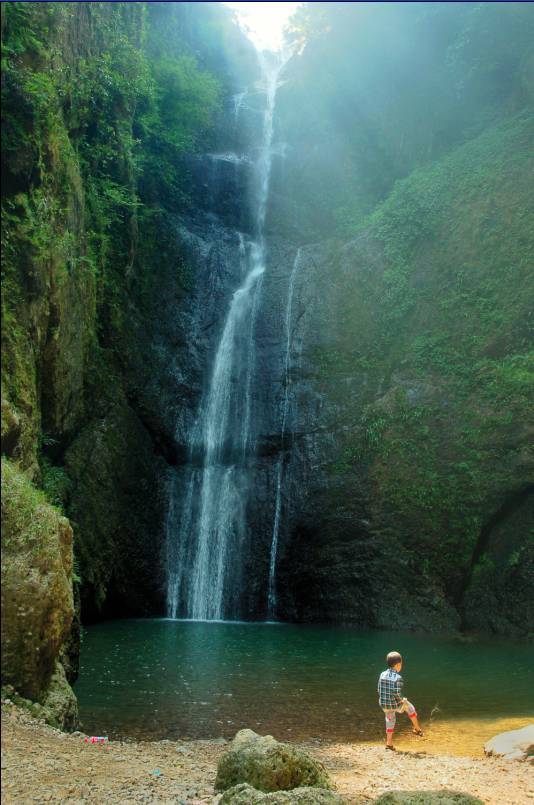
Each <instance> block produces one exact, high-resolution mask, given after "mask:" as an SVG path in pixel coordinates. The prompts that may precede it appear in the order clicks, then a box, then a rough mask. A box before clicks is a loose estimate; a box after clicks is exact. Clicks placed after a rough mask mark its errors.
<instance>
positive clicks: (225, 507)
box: [167, 54, 287, 620]
mask: <svg viewBox="0 0 534 805" xmlns="http://www.w3.org/2000/svg"><path fill="white" fill-rule="evenodd" d="M286 60H287V59H285V58H283V57H282V56H279V57H272V58H271V57H270V54H269V55H267V56H265V55H264V54H259V61H260V66H261V69H262V82H261V86H260V87H259V89H260V91H261V92H263V93H264V95H265V99H266V100H265V112H264V116H263V125H262V133H261V142H260V144H259V149H258V157H257V159H256V160H255V162H254V194H253V195H254V198H253V206H254V209H253V223H254V239H253V240H249V241H247V240H246V239H245V238H244V236H243V235H242V234H241V233H237V238H238V253H239V259H240V260H241V262H242V264H243V269H244V270H243V271H242V274H244V278H243V279H242V284H241V285H240V287H238V288H237V290H236V291H235V292H234V293H233V295H232V298H231V300H230V305H229V308H228V313H227V316H226V320H225V323H224V327H223V329H222V333H221V336H220V340H219V343H218V346H217V349H216V354H215V359H214V363H213V369H212V373H211V378H210V381H209V384H208V387H207V390H206V393H205V394H204V396H203V399H202V401H201V404H200V409H199V413H198V416H197V420H196V423H195V426H194V428H193V429H192V433H191V435H190V444H189V452H190V455H191V457H192V461H191V467H190V469H189V479H188V482H187V486H186V489H185V492H184V493H183V501H184V503H183V506H182V514H181V521H180V524H179V526H178V529H177V528H176V524H175V525H174V527H173V528H172V529H170V528H168V531H167V546H168V548H167V563H168V583H167V611H168V615H169V616H170V617H173V618H174V617H186V618H191V619H194V620H220V619H226V618H232V617H235V615H236V613H237V611H238V604H239V592H240V581H241V579H240V576H241V566H240V558H241V556H242V553H243V546H244V543H245V539H246V524H245V515H246V506H247V499H248V488H249V480H250V479H249V461H250V457H251V456H252V455H253V453H254V444H253V410H252V400H251V389H252V383H253V377H254V368H255V342H254V322H255V317H256V311H257V307H258V300H259V296H260V292H261V284H262V275H263V274H264V272H265V239H264V226H265V218H266V213H267V202H268V195H269V180H270V175H271V163H272V148H271V146H272V139H273V118H274V106H275V100H276V90H277V87H278V80H279V74H280V70H281V69H282V67H283V66H284V64H285V62H286ZM245 96H246V93H242V94H240V95H239V96H236V97H235V100H234V103H235V108H234V112H235V116H236V119H237V118H238V116H239V112H240V109H241V108H242V102H243V99H244V97H245ZM223 156H224V157H226V159H228V158H229V157H228V156H227V155H223ZM171 508H172V509H173V510H174V509H175V508H176V507H175V504H173V505H172V507H171ZM172 516H173V515H171V517H172ZM168 519H169V518H168ZM171 543H172V544H171Z"/></svg>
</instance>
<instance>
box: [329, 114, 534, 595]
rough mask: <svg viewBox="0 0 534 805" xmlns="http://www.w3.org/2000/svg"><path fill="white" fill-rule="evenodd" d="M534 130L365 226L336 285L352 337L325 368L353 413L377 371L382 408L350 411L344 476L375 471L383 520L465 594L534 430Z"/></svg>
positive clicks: (482, 147) (509, 129) (449, 168)
mask: <svg viewBox="0 0 534 805" xmlns="http://www.w3.org/2000/svg"><path fill="white" fill-rule="evenodd" d="M533 130H534V126H533V120H532V117H531V116H529V115H528V114H522V115H519V116H516V117H515V118H512V119H510V120H509V121H507V122H505V123H501V124H499V125H497V126H494V127H492V128H491V129H489V130H488V131H487V132H485V133H484V134H483V135H481V136H480V137H478V138H475V139H474V140H473V141H472V142H470V143H468V144H466V145H464V146H461V147H459V148H458V149H457V150H456V151H454V152H453V153H451V154H450V155H449V156H446V157H445V158H443V159H442V160H440V161H439V162H438V163H436V164H435V165H433V166H432V167H430V168H426V169H422V168H420V169H418V170H416V171H414V172H413V173H412V174H411V175H410V176H409V177H408V178H407V179H404V180H402V181H400V182H398V183H397V184H396V185H395V187H394V189H393V191H392V193H391V194H390V196H389V197H388V198H387V199H386V201H385V202H384V203H383V204H381V205H380V206H379V207H378V208H377V209H376V210H375V211H374V212H373V213H372V215H370V216H368V217H367V219H366V221H365V222H364V223H363V224H362V222H361V221H360V222H357V223H356V226H355V228H354V232H353V234H354V235H356V237H357V240H355V242H354V252H355V254H356V259H355V268H354V273H351V272H350V268H349V267H348V266H347V264H346V261H347V259H348V258H346V257H344V258H343V259H344V260H345V265H344V271H343V273H342V274H341V278H340V276H338V275H337V274H336V277H337V279H336V282H340V290H339V307H338V317H339V322H340V328H339V333H340V334H339V337H338V340H337V342H336V345H335V347H334V348H333V349H330V350H328V352H327V353H325V351H324V350H323V354H320V355H318V356H316V365H317V367H318V369H319V370H320V372H321V376H322V378H323V382H324V384H325V390H327V391H328V393H329V394H331V395H332V397H333V398H334V399H335V400H336V401H337V403H338V404H339V405H341V406H342V408H344V409H346V408H347V401H346V400H345V399H343V393H342V391H340V389H341V388H342V386H341V384H339V383H337V382H336V378H337V377H338V376H340V375H341V376H343V374H344V373H345V374H349V375H350V374H351V373H354V372H355V371H359V372H365V375H364V376H365V383H366V388H367V389H368V390H369V391H368V392H367V394H366V399H367V400H371V401H372V400H373V395H375V398H374V399H375V400H376V398H377V397H380V399H379V400H378V401H377V402H376V401H375V402H370V403H369V404H368V405H367V407H366V408H365V411H364V414H363V416H361V412H360V411H358V410H352V407H350V406H349V409H348V410H347V412H346V414H345V417H346V419H347V421H348V422H354V423H356V425H355V426H354V427H353V428H352V430H351V432H350V433H349V435H347V436H346V441H345V444H344V446H343V448H342V450H341V452H340V456H339V459H338V461H337V462H336V464H335V466H334V468H333V469H334V471H335V472H338V473H342V474H343V473H347V472H351V471H353V467H354V466H356V467H357V466H359V467H367V468H368V473H369V478H370V481H371V483H372V486H373V500H374V501H375V506H376V516H377V517H378V518H384V517H387V518H390V520H391V522H392V524H393V527H394V528H395V529H396V530H397V531H400V532H401V534H402V542H403V545H404V547H405V548H406V549H407V550H408V552H409V555H411V556H412V557H413V562H414V568H418V567H419V562H420V559H421V557H425V558H426V560H427V561H429V562H430V565H431V567H432V569H433V573H434V574H437V575H438V577H440V578H441V579H442V581H443V584H444V586H445V588H446V589H447V590H448V591H449V592H450V594H451V595H452V596H454V595H455V594H456V591H457V590H458V589H459V586H460V585H461V582H462V578H463V574H464V573H465V572H466V570H467V568H468V567H469V565H470V561H471V556H472V553H473V550H474V548H475V545H476V544H477V540H478V538H479V535H480V530H481V528H482V525H483V523H484V519H485V518H486V517H487V511H488V500H491V499H492V496H494V495H495V494H496V490H502V489H506V488H508V486H509V484H510V483H511V479H510V472H511V468H512V467H520V466H521V461H522V459H521V450H523V449H524V445H523V444H522V441H521V438H520V436H519V435H518V434H520V433H521V432H522V430H521V429H522V427H524V426H526V425H527V423H528V422H530V421H533V419H534V395H533V393H532V389H533V388H534V363H533V354H532V346H531V337H530V336H529V332H530V309H531V303H532V299H534V286H533V276H532V270H531V267H532V265H533V264H534V227H533V225H532V220H534V209H533V208H532V194H531V191H530V183H529V175H528V168H527V165H528V160H529V150H530V145H529V143H530V142H531V135H532V132H533ZM359 244H361V246H360V245H359ZM339 259H340V258H339V256H337V257H335V258H334V259H333V267H334V268H333V270H334V271H335V270H336V269H335V266H336V263H337V260H339ZM370 259H371V260H372V262H371V264H370V265H369V260H370ZM400 378H402V379H400ZM384 379H385V381H386V390H387V388H390V391H388V392H387V393H386V394H385V395H384V391H381V392H380V391H378V389H379V388H380V387H381V386H383V384H384ZM357 405H358V406H360V405H361V401H360V399H358V401H357ZM522 423H523V424H522ZM385 513H387V515H386V514H385ZM477 572H478V571H477ZM479 572H480V573H482V572H486V571H485V570H484V568H481V569H480V571H479Z"/></svg>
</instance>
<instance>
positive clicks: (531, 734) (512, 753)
mask: <svg viewBox="0 0 534 805" xmlns="http://www.w3.org/2000/svg"><path fill="white" fill-rule="evenodd" d="M484 752H485V753H486V755H497V756H498V757H503V758H505V759H506V760H527V759H528V758H533V757H534V724H529V725H528V726H527V727H523V729H520V730H510V732H501V733H499V735H495V737H494V738H491V740H489V741H488V742H487V743H486V744H484Z"/></svg>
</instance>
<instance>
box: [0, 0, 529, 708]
mask: <svg viewBox="0 0 534 805" xmlns="http://www.w3.org/2000/svg"><path fill="white" fill-rule="evenodd" d="M5 5H6V8H4V6H2V37H3V44H4V47H5V51H6V54H7V57H6V69H5V70H3V79H2V80H3V85H2V91H3V115H4V117H3V133H4V138H5V145H4V146H3V161H2V176H3V196H2V204H3V215H4V222H5V226H4V228H3V236H2V237H3V240H2V246H3V253H4V261H5V272H4V278H3V286H4V295H3V330H2V333H3V342H4V363H3V370H2V371H3V375H2V377H3V400H2V453H3V455H4V456H5V460H6V462H7V463H6V469H5V484H6V505H5V509H3V517H4V516H5V518H6V523H7V527H6V530H5V533H6V535H7V536H6V541H5V543H4V542H3V551H5V555H6V564H5V571H3V573H4V572H5V593H3V596H4V597H3V601H4V598H5V602H4V603H5V616H3V617H5V628H6V636H7V651H6V659H5V665H3V666H2V669H3V670H2V673H3V676H4V677H5V679H6V681H7V682H8V683H9V684H11V685H13V686H14V687H16V688H17V689H18V690H19V692H20V693H21V694H22V695H24V696H28V697H29V698H31V699H33V700H35V701H38V702H39V703H40V704H41V706H42V707H45V708H48V711H49V712H50V713H52V712H54V713H55V715H50V716H49V717H50V718H52V719H55V720H56V723H65V724H73V723H74V721H75V710H74V705H73V700H72V696H71V693H69V689H68V684H67V681H66V678H68V679H69V680H70V681H72V680H73V679H74V678H75V674H76V657H77V640H78V636H77V630H78V629H79V623H80V604H81V611H82V617H83V618H84V619H85V620H87V621H89V620H91V619H97V618H102V617H111V616H122V615H133V614H136V615H138V614H161V613H162V612H164V611H165V597H166V586H167V581H168V575H169V566H168V558H169V551H168V548H169V545H170V544H171V543H172V544H174V545H175V546H176V545H177V540H179V530H180V528H179V522H180V517H181V515H182V513H183V512H184V510H185V508H186V506H187V500H186V488H187V478H188V474H190V472H191V470H192V468H194V467H195V466H196V465H197V464H198V463H199V456H198V455H196V454H195V453H194V451H192V450H191V433H192V430H193V428H194V425H195V421H196V420H197V417H198V411H199V405H200V402H201V400H202V398H203V395H204V394H205V393H206V389H207V387H208V385H209V382H210V378H211V376H212V372H213V366H214V360H215V355H216V353H217V348H218V345H219V343H220V340H221V335H222V333H223V329H224V323H225V319H226V316H227V313H228V310H229V306H230V304H231V300H232V297H233V294H234V292H235V291H236V289H237V288H238V287H240V283H241V282H242V281H243V276H242V272H243V265H242V257H243V249H244V248H247V247H245V246H244V244H246V243H249V244H250V241H251V239H253V237H255V236H256V235H257V232H256V231H255V228H257V227H256V223H257V222H255V218H254V213H253V210H254V203H255V202H254V194H255V193H256V194H257V187H256V185H255V182H256V183H257V175H256V174H255V170H256V169H255V167H254V164H255V162H256V161H257V154H258V146H259V143H260V142H261V137H262V131H263V130H262V125H263V123H262V121H263V120H264V113H265V108H266V91H265V87H263V88H262V87H259V89H258V86H256V85H257V81H258V79H259V68H258V62H257V57H256V55H255V54H254V53H253V51H252V48H251V46H250V45H249V44H247V42H246V40H245V39H244V37H243V36H242V35H241V34H240V33H239V31H238V30H237V28H236V27H235V25H234V24H233V23H232V22H231V20H230V19H229V18H228V15H227V12H225V11H224V9H222V8H220V7H218V6H215V5H212V4H187V3H185V4H149V7H148V8H147V9H144V10H143V8H142V5H143V4H133V5H131V4H124V3H116V4H103V5H98V4H5ZM327 5H335V4H325V6H327ZM509 6H514V7H515V4H509ZM329 13H330V11H329V10H328V8H326V7H325V8H323V7H321V10H320V15H319V17H318V19H320V20H323V16H324V15H325V14H326V15H328V14H329ZM332 13H334V12H332ZM397 13H398V12H397V11H396V10H395V9H394V8H393V7H384V8H383V9H381V10H380V13H378V12H377V14H376V16H372V15H371V16H369V14H368V9H367V10H366V8H364V7H363V6H362V8H361V9H360V7H359V4H357V7H356V8H352V7H351V4H341V5H340V6H336V9H335V15H334V17H333V18H332V20H331V22H332V25H329V24H328V20H326V18H325V20H326V21H325V24H324V25H323V24H322V23H321V25H319V26H318V28H317V30H315V29H314V25H308V28H307V29H306V35H307V36H308V38H309V43H308V46H307V47H306V49H305V50H304V51H303V52H301V54H300V55H298V56H295V57H294V58H293V59H292V60H291V61H290V62H289V64H288V65H287V66H286V68H285V71H284V73H283V76H282V82H281V86H280V87H279V93H278V98H277V102H276V108H275V118H274V137H273V141H272V144H271V145H272V148H271V149H270V151H269V154H270V156H269V159H272V171H271V176H270V190H269V197H268V204H267V215H266V219H265V227H264V236H265V237H264V247H265V249H264V251H265V272H264V274H263V275H262V283H261V293H260V294H259V296H258V305H257V310H256V311H255V318H254V328H253V342H251V343H253V347H254V372H253V377H252V381H251V385H250V406H251V412H252V414H251V421H253V443H254V449H253V450H251V451H250V455H249V456H247V462H248V463H247V472H248V476H247V478H248V487H249V488H248V490H247V495H246V507H245V511H244V514H243V518H244V523H245V524H246V528H245V529H244V532H243V533H244V534H245V538H244V539H243V541H242V544H241V543H240V547H239V563H238V564H239V568H240V571H239V572H240V581H239V591H240V596H239V602H238V603H237V604H236V611H235V614H236V615H238V616H240V617H246V618H264V617H265V616H266V615H269V616H276V617H279V618H281V619H291V620H315V621H324V620H329V621H350V622H354V623H357V624H360V625H365V626H376V627H389V628H397V627H398V628H406V627H408V628H418V629H432V630H452V629H457V628H462V627H463V628H469V629H480V630H490V631H495V632H500V633H505V634H524V633H526V632H528V631H532V629H533V618H534V615H533V612H532V602H531V597H530V596H529V590H530V588H531V586H532V583H533V581H534V579H533V574H534V570H533V562H534V559H533V555H532V550H533V542H532V534H533V530H534V526H533V508H532V501H533V490H534V459H533V456H532V435H533V433H534V421H533V414H532V372H533V369H532V354H531V352H529V350H530V348H531V343H532V342H531V336H532V323H531V301H532V298H533V288H532V275H531V264H532V257H533V255H534V245H533V241H532V230H531V228H529V218H528V213H529V209H530V208H531V204H532V199H531V193H530V186H529V184H528V176H529V168H528V165H529V162H528V160H529V146H530V142H531V136H532V89H531V87H532V85H531V83H530V82H529V81H528V80H527V77H528V74H529V70H530V69H531V64H532V61H531V56H529V53H530V51H529V48H530V46H531V42H532V37H529V36H527V35H526V32H528V30H529V26H531V24H532V17H531V14H532V9H528V8H523V7H521V8H516V10H515V12H513V10H509V9H508V6H507V10H506V14H504V17H502V20H504V21H503V22H502V24H501V19H499V20H497V18H495V17H494V12H493V10H492V8H491V4H486V5H484V4H478V5H477V6H476V8H470V7H469V8H467V9H463V10H462V12H461V13H459V14H455V15H454V17H453V16H451V12H450V11H449V9H448V4H442V5H437V6H436V7H435V8H433V10H432V14H428V15H427V14H421V13H420V11H419V10H418V9H417V8H415V7H414V8H412V7H410V10H409V12H408V10H407V11H406V14H404V13H403V15H402V18H399V17H397ZM503 13H504V12H503ZM354 15H356V17H357V18H358V19H356V18H355V17H354ZM388 15H390V16H388ZM391 15H393V17H391ZM393 18H394V19H393ZM355 23H357V25H356V27H355ZM393 23H395V25H396V24H397V23H398V24H399V25H402V29H403V37H404V38H403V37H400V38H399V39H398V40H397V39H395V38H393V39H391V41H389V40H388V42H387V47H384V45H383V41H382V39H383V35H385V32H391V30H393V29H394V28H395V25H394V24H393ZM336 25H337V26H341V31H340V30H337V29H336ZM428 26H430V28H428ZM436 26H437V27H436ZM440 26H441V27H440ZM501 29H502V30H501ZM436 31H439V35H438V34H437V33H436ZM477 32H478V33H477ZM356 34H357V35H358V37H361V38H362V41H361V42H360V44H359V47H358V48H354V46H353V45H354V42H353V35H356ZM430 34H431V36H430ZM429 36H430V39H429ZM432 37H433V38H432ZM477 37H478V38H477ZM488 37H489V38H490V40H491V42H490V44H491V47H489V46H488V41H487V40H488ZM401 39H402V41H410V42H412V45H413V47H412V46H411V47H410V54H411V55H409V58H408V55H407V53H406V51H405V50H404V49H403V46H402V43H401V41H400V40H401ZM412 40H413V41H412ZM428 41H432V42H433V47H432V48H431V51H432V52H430V51H429V49H428V47H427V43H428ZM366 42H367V43H368V45H369V47H368V46H367V44H366ZM509 42H513V43H514V44H513V53H511V52H510V45H509ZM373 43H374V44H373ZM161 49H162V50H161ZM160 51H161V52H160ZM490 51H491V53H492V54H494V62H492V64H491V65H488V66H487V67H488V69H487V70H486V72H484V70H483V69H482V68H481V63H482V62H483V58H482V56H481V53H486V52H490ZM355 54H356V55H355ZM377 54H378V55H377ZM414 54H415V55H414ZM352 59H357V61H358V64H357V65H355V64H353V62H352V61H351V60H352ZM406 59H408V61H406ZM529 59H530V61H529ZM366 60H367V61H366ZM414 60H415V61H414ZM481 60H482V62H481ZM324 64H328V65H329V69H328V70H324V69H322V66H323V65H324ZM366 65H367V67H366ZM384 65H386V66H385V67H384ZM403 65H404V67H402V66H403ZM406 65H408V66H406ZM529 65H530V66H529ZM401 67H402V69H404V70H405V73H402V72H401ZM364 68H365V69H364ZM471 68H472V69H471ZM410 70H413V71H415V72H414V75H415V73H416V74H417V76H418V78H417V81H416V82H415V84H414V83H413V82H410V81H408V80H406V78H407V75H408V77H409V74H410ZM384 71H385V73H384ZM406 71H407V72H406ZM450 71H452V72H450ZM455 71H456V72H455ZM213 74H216V75H217V76H218V80H215V79H214V77H213ZM366 75H367V76H370V78H369V81H370V82H371V83H370V87H369V89H368V88H367V86H366V84H365V81H364V78H363V77H365V76H366ZM392 75H395V76H397V78H396V79H395V82H393V84H394V86H393V85H392V84H391V82H390V81H389V77H390V76H392ZM403 76H404V77H403ZM466 76H467V78H466V79H465V81H463V78H464V77H466ZM184 88H185V89H184ZM451 88H452V89H451ZM454 88H456V89H454ZM247 90H248V92H247ZM421 98H423V99H424V102H425V104H428V105H429V108H434V110H435V112H436V114H435V115H429V114H427V110H426V108H425V109H424V110H423V112H422V110H421ZM438 107H439V109H438ZM384 110H385V111H384ZM423 118H424V121H423ZM415 120H421V121H422V122H421V123H420V125H418V126H417V125H415V124H414V121H415ZM391 121H394V124H393V123H392V122H391ZM396 127H397V128H396ZM397 129H398V132H397ZM393 131H395V132H397V133H398V136H397V134H395V136H394V135H393V133H392V132H393ZM259 150H260V151H261V149H259ZM236 377H237V374H236ZM227 459H228V456H225V460H227ZM195 462H196V463H195ZM38 490H42V491H44V493H45V494H46V499H45V498H43V497H42V495H41V493H40V492H39V491H38ZM19 510H20V512H19ZM17 512H19V513H17ZM65 514H66V515H68V518H69V519H68V520H67V519H66V518H65V516H64V515H65ZM21 518H22V519H21ZM34 521H35V522H37V523H38V529H37V531H35V530H34V525H32V523H34ZM72 535H73V540H74V556H75V570H74V571H73V569H72V563H73V558H72V546H71V541H72ZM177 548H178V550H179V549H180V545H179V544H178V545H177ZM49 568H52V569H53V570H52V571H50V570H49ZM3 579H4V576H3ZM73 580H74V588H73V586H72V581H73ZM36 591H37V592H38V595H37V596H36V595H35V593H36ZM36 598H37V599H38V604H36V603H32V601H34V600H35V599H36ZM19 615H20V617H19ZM3 624H4V620H3ZM71 625H72V628H71ZM30 632H31V635H30ZM30 637H31V639H30ZM61 702H62V703H61Z"/></svg>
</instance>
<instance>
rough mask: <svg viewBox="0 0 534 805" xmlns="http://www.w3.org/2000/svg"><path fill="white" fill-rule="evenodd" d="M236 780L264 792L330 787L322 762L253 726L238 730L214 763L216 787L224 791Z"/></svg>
mask: <svg viewBox="0 0 534 805" xmlns="http://www.w3.org/2000/svg"><path fill="white" fill-rule="evenodd" d="M239 783H248V784H249V785H250V786H252V787H253V788H256V789H258V790H259V791H264V792H269V791H280V790H284V791H285V790H291V789H294V788H299V787H302V786H305V787H306V786H307V787H310V786H311V787H317V788H326V789H331V788H332V784H331V782H330V780H329V777H328V775H327V773H326V771H325V769H324V767H323V766H322V764H320V763H319V762H318V761H316V760H315V759H314V758H312V757H311V756H310V755H308V754H307V753H306V752H304V751H303V750H301V749H297V748H296V747H293V746H291V745H289V744H284V743H279V742H278V741H275V739H274V738H273V737H272V736H271V735H265V736H260V735H257V734H256V733H255V732H253V731H252V730H241V731H240V732H238V733H237V735H236V736H235V738H234V740H233V741H232V743H231V745H230V748H229V749H228V751H227V752H225V754H224V755H223V756H222V757H221V759H220V761H219V764H218V767H217V779H216V780H215V789H216V790H217V791H226V790H227V789H228V788H232V787H233V786H236V785H238V784H239Z"/></svg>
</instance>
